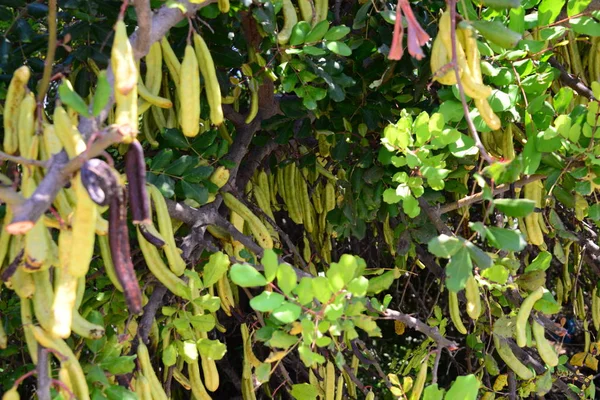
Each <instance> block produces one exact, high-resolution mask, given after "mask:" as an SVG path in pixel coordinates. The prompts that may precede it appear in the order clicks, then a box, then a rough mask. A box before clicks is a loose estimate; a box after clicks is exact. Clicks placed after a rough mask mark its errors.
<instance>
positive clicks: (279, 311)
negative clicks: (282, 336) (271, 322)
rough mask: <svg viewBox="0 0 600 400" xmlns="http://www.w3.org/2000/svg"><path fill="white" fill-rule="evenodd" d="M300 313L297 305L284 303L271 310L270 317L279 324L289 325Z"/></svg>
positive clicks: (300, 310) (300, 309)
mask: <svg viewBox="0 0 600 400" xmlns="http://www.w3.org/2000/svg"><path fill="white" fill-rule="evenodd" d="M301 313H302V308H300V306H299V305H297V304H294V303H290V302H287V301H285V302H283V304H282V305H280V306H279V307H277V308H276V309H275V310H273V313H272V314H271V315H272V316H273V317H274V318H275V319H277V320H278V321H279V322H281V323H284V324H291V323H292V322H294V321H296V320H297V319H298V317H300V314H301Z"/></svg>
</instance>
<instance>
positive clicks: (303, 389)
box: [290, 383, 319, 400]
mask: <svg viewBox="0 0 600 400" xmlns="http://www.w3.org/2000/svg"><path fill="white" fill-rule="evenodd" d="M290 393H291V395H292V396H293V397H294V399H296V400H316V398H317V396H318V395H319V392H318V391H317V388H316V387H314V386H312V385H311V384H308V383H298V384H295V385H292V391H291V392H290Z"/></svg>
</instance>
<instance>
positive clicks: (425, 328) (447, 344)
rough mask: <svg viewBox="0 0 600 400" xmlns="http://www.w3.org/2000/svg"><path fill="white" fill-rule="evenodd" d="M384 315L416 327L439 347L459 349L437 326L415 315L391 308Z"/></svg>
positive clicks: (413, 327) (410, 326)
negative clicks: (434, 326) (430, 324)
mask: <svg viewBox="0 0 600 400" xmlns="http://www.w3.org/2000/svg"><path fill="white" fill-rule="evenodd" d="M383 315H384V316H385V317H386V319H393V320H395V321H400V322H402V323H403V324H404V325H406V326H408V327H409V328H412V329H415V330H417V331H419V332H421V333H423V334H425V335H427V336H428V337H430V338H431V339H432V340H433V341H434V342H436V343H437V345H438V346H439V347H444V348H447V349H448V350H456V349H458V345H457V344H456V343H455V342H453V341H451V340H449V339H446V338H445V337H444V336H442V335H441V334H440V332H439V331H438V330H437V328H432V327H431V326H429V325H427V324H426V323H425V322H423V321H420V320H418V319H417V318H415V317H412V316H410V315H407V314H403V313H401V312H398V311H396V310H391V309H389V308H388V309H387V310H385V312H384V314H383Z"/></svg>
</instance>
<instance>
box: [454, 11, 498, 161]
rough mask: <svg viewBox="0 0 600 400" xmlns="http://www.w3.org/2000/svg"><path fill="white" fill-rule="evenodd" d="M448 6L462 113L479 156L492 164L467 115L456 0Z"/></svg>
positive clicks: (455, 74)
mask: <svg viewBox="0 0 600 400" xmlns="http://www.w3.org/2000/svg"><path fill="white" fill-rule="evenodd" d="M448 8H449V9H450V39H451V42H452V66H453V68H454V76H456V85H457V87H458V93H459V94H460V100H461V102H462V106H463V113H464V115H465V120H466V121H467V126H468V127H469V131H470V132H471V136H472V137H473V140H475V146H477V148H478V149H479V154H481V157H483V159H484V160H485V161H486V162H487V163H488V164H492V163H493V162H494V159H493V158H492V157H491V156H490V155H489V154H488V152H487V150H486V149H485V146H484V145H483V143H482V142H481V139H480V138H479V134H477V129H475V125H474V124H473V120H472V119H471V117H470V116H469V106H468V105H467V98H466V97H465V89H464V87H463V85H462V81H461V79H460V71H459V68H458V61H457V57H456V40H457V39H456V0H448Z"/></svg>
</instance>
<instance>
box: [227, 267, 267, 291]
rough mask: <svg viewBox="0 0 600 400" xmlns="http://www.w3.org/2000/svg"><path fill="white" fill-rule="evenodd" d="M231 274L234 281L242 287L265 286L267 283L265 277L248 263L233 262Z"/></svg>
mask: <svg viewBox="0 0 600 400" xmlns="http://www.w3.org/2000/svg"><path fill="white" fill-rule="evenodd" d="M229 276H230V277H231V280H232V282H233V283H235V284H236V285H238V286H241V287H252V286H265V285H266V284H267V280H266V279H265V277H264V276H263V275H262V274H261V273H260V272H258V271H257V270H256V269H255V268H254V267H252V266H250V265H248V264H233V266H232V267H231V270H230V271H229Z"/></svg>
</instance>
